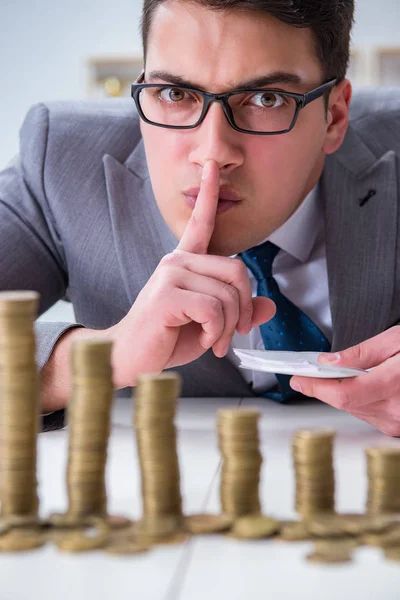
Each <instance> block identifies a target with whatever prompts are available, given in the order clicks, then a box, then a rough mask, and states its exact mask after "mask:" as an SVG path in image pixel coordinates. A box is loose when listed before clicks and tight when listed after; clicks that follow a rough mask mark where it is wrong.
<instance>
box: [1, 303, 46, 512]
mask: <svg viewBox="0 0 400 600" xmlns="http://www.w3.org/2000/svg"><path fill="white" fill-rule="evenodd" d="M38 300H39V295H38V294H37V293H35V292H1V293H0V394H1V399H0V502H1V511H2V519H9V518H13V517H14V518H17V520H18V518H19V520H20V521H21V524H23V523H24V520H25V519H28V521H29V518H31V519H32V517H36V516H37V512H38V505H39V501H38V496H37V478H36V457H37V434H38V429H39V421H40V416H39V415H40V413H39V383H38V374H37V367H36V362H35V335H34V329H33V323H34V320H35V318H36V314H37V309H38Z"/></svg>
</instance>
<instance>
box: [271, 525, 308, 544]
mask: <svg viewBox="0 0 400 600" xmlns="http://www.w3.org/2000/svg"><path fill="white" fill-rule="evenodd" d="M279 539H280V540H284V541H288V542H291V541H293V542H300V541H303V540H309V539H310V534H309V532H308V529H307V526H306V523H305V522H304V521H293V522H292V523H284V524H283V525H282V523H281V530H280V534H279Z"/></svg>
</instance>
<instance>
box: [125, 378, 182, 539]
mask: <svg viewBox="0 0 400 600" xmlns="http://www.w3.org/2000/svg"><path fill="white" fill-rule="evenodd" d="M180 391H181V378H180V376H179V374H178V373H174V372H164V373H161V374H160V375H151V374H146V375H145V374H143V375H141V376H139V377H138V380H137V385H136V391H135V393H134V404H135V416H134V427H135V429H136V443H137V450H138V455H139V461H140V472H141V489H142V501H143V520H142V523H141V531H144V530H146V528H147V529H148V531H149V533H151V535H152V536H153V535H157V533H161V531H165V532H166V533H168V534H170V533H172V530H174V529H175V527H174V526H172V525H173V523H175V520H174V517H175V516H176V517H177V520H178V521H179V520H180V519H181V516H182V497H181V491H180V473H179V462H178V454H177V434H176V428H175V423H174V418H175V413H176V408H177V403H178V397H179V395H180ZM171 524H172V525H171Z"/></svg>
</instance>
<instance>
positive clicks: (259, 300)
mask: <svg viewBox="0 0 400 600" xmlns="http://www.w3.org/2000/svg"><path fill="white" fill-rule="evenodd" d="M275 313H276V306H275V302H273V301H272V300H269V298H264V297H261V296H258V297H256V298H253V317H252V320H251V326H252V327H258V325H261V324H262V323H266V322H267V321H269V320H270V319H272V317H273V316H274V315H275Z"/></svg>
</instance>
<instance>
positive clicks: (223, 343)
mask: <svg viewBox="0 0 400 600" xmlns="http://www.w3.org/2000/svg"><path fill="white" fill-rule="evenodd" d="M170 277H171V281H172V282H173V284H174V285H175V286H177V287H179V288H181V289H185V290H189V291H191V292H196V293H198V294H202V295H205V296H211V297H212V298H217V299H218V300H219V301H220V303H221V306H222V310H223V315H224V328H223V331H222V334H221V336H220V338H219V339H218V340H217V341H216V342H215V343H214V344H213V351H214V354H215V355H216V356H218V357H220V358H222V357H223V356H225V354H226V353H227V351H228V349H229V345H230V343H231V340H232V337H233V334H234V333H235V330H236V327H237V324H238V320H239V292H238V290H237V289H236V288H235V287H234V286H232V285H229V284H227V283H224V282H222V281H220V280H219V279H213V278H212V277H207V276H204V275H199V274H198V273H192V272H191V271H185V270H183V269H174V270H173V271H172V272H171V275H170Z"/></svg>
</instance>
